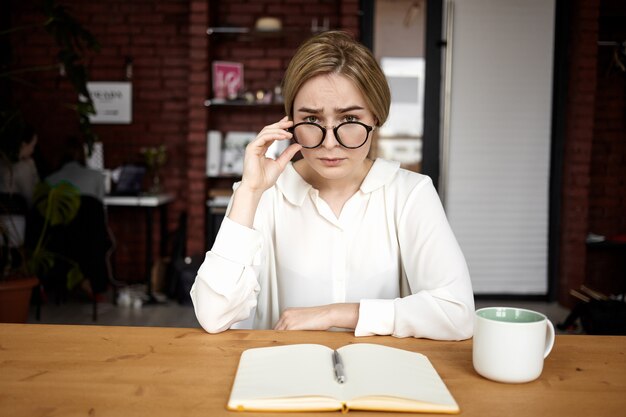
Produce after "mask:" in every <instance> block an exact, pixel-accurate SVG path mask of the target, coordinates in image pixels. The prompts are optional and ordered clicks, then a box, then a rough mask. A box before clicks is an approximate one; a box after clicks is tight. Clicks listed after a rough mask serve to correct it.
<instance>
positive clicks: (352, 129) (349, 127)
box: [337, 122, 368, 148]
mask: <svg viewBox="0 0 626 417" xmlns="http://www.w3.org/2000/svg"><path fill="white" fill-rule="evenodd" d="M367 134H368V132H367V128H366V127H365V126H363V125H362V124H360V123H350V122H347V123H344V124H342V125H341V126H339V127H338V128H337V136H339V140H341V143H343V145H344V146H346V147H348V148H358V147H359V146H361V145H363V144H364V143H365V141H366V140H367Z"/></svg>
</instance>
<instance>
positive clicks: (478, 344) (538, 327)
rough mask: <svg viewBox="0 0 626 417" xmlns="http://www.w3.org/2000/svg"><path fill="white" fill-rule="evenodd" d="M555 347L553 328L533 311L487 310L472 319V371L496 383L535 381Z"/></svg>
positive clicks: (544, 317) (497, 308) (501, 308)
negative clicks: (544, 361)
mask: <svg viewBox="0 0 626 417" xmlns="http://www.w3.org/2000/svg"><path fill="white" fill-rule="evenodd" d="M553 345H554V326H553V325H552V323H551V322H550V320H548V318H547V317H546V316H544V315H543V314H541V313H537V312H536V311H531V310H526V309H523V308H514V307H487V308H482V309H480V310H477V311H476V313H475V316H474V341H473V348H472V356H473V357H472V360H473V363H474V369H475V370H476V372H478V373H479V374H480V375H482V376H484V377H485V378H489V379H492V380H494V381H498V382H508V383H521V382H529V381H532V380H534V379H537V378H538V377H539V375H541V371H542V370H543V360H544V359H545V358H546V357H547V356H548V354H549V353H550V351H551V350H552V346H553Z"/></svg>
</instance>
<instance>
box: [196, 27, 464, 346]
mask: <svg viewBox="0 0 626 417" xmlns="http://www.w3.org/2000/svg"><path fill="white" fill-rule="evenodd" d="M283 87H284V88H283V93H284V98H285V111H286V114H287V116H286V117H285V118H283V119H282V120H280V121H278V122H276V123H274V124H271V125H269V126H266V127H264V128H263V129H262V130H261V132H260V133H259V135H258V136H257V137H256V139H255V140H254V141H253V142H251V143H250V144H249V145H248V147H247V148H246V154H245V160H244V171H243V176H242V180H241V182H239V183H238V184H236V185H235V187H234V188H235V192H234V195H233V198H232V200H231V203H230V205H229V208H228V211H227V217H226V218H225V219H224V221H223V223H222V225H221V228H220V231H219V232H218V235H217V238H216V241H215V244H214V245H213V248H212V249H211V251H209V252H208V253H207V255H206V258H205V261H204V263H203V264H202V266H201V267H200V269H199V270H198V275H197V277H196V281H195V283H194V285H193V287H192V289H191V298H192V300H193V303H194V308H195V312H196V316H197V318H198V321H199V322H200V324H201V325H202V327H204V329H206V330H207V331H208V332H211V333H216V332H221V331H223V330H226V329H228V328H230V327H231V326H233V325H234V324H235V323H238V322H242V321H245V322H244V323H246V324H247V325H252V327H253V328H265V329H267V328H274V329H277V330H290V329H293V330H327V329H331V328H344V329H354V333H355V335H356V336H367V335H394V336H398V337H406V336H413V337H425V338H432V339H445V340H459V339H466V338H469V337H471V336H472V329H473V312H474V299H473V294H472V287H471V283H470V278H469V273H468V270H467V265H466V263H465V260H464V257H463V254H462V253H461V250H460V248H459V245H458V244H457V242H456V239H455V237H454V235H453V233H452V231H451V229H450V227H449V225H448V222H447V220H446V217H445V214H444V211H443V209H442V207H441V203H440V201H439V198H438V196H437V193H436V191H435V189H434V187H433V185H432V182H431V180H430V179H429V178H428V177H426V176H423V175H420V174H416V173H413V172H410V171H407V170H403V169H400V168H399V164H398V163H394V162H390V161H386V160H382V159H377V160H376V161H372V160H370V159H368V157H367V155H368V152H369V150H370V146H371V138H372V135H373V134H374V132H375V131H376V129H377V128H378V127H380V126H381V125H382V124H383V123H384V122H385V120H386V118H387V115H388V112H389V105H390V93H389V87H388V85H387V82H386V79H385V76H384V74H383V73H382V71H381V69H380V67H379V66H378V64H377V62H376V60H375V59H374V57H373V56H372V55H371V53H370V52H369V50H368V49H367V48H365V47H364V46H362V45H361V44H359V43H357V42H355V41H354V40H353V39H352V38H351V37H350V36H348V35H347V34H345V33H342V32H325V33H322V34H320V35H317V36H315V37H313V38H311V39H310V40H308V41H306V42H305V43H304V44H303V45H302V46H301V47H300V48H299V49H298V51H297V52H296V54H295V56H294V57H293V59H292V61H291V63H290V64H289V67H288V69H287V72H286V74H285V79H284V86H283ZM276 140H293V143H292V144H291V145H289V147H288V148H287V149H286V150H285V151H284V152H283V153H282V154H281V155H280V156H279V157H278V158H277V159H276V160H272V159H269V158H266V157H265V152H266V150H267V149H268V147H269V146H270V145H271V144H272V143H273V142H274V141H276ZM298 151H300V152H301V153H302V156H303V158H302V159H300V160H298V161H297V162H295V163H292V162H290V161H291V159H292V157H293V156H294V155H295V154H296V153H297V152H298ZM239 325H241V323H239Z"/></svg>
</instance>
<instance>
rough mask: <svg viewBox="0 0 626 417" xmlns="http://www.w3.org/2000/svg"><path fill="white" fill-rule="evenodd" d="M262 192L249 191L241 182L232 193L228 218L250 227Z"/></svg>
mask: <svg viewBox="0 0 626 417" xmlns="http://www.w3.org/2000/svg"><path fill="white" fill-rule="evenodd" d="M262 195H263V192H258V191H251V190H249V189H248V188H247V187H246V186H245V185H244V184H241V186H239V187H238V188H237V189H236V190H235V193H234V195H233V201H232V205H231V208H230V211H229V213H228V218H229V219H231V220H232V221H234V222H236V223H239V224H240V225H242V226H245V227H248V228H250V229H252V226H253V223H254V216H255V214H256V210H257V208H258V206H259V201H260V200H261V196H262Z"/></svg>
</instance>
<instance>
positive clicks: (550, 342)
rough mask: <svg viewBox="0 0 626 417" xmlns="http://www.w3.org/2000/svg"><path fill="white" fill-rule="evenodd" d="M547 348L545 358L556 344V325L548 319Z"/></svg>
mask: <svg viewBox="0 0 626 417" xmlns="http://www.w3.org/2000/svg"><path fill="white" fill-rule="evenodd" d="M546 324H547V326H546V350H545V351H544V353H543V358H544V359H545V358H547V357H548V355H549V354H550V352H551V351H552V346H554V326H553V325H552V322H551V321H550V320H548V319H546Z"/></svg>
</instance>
